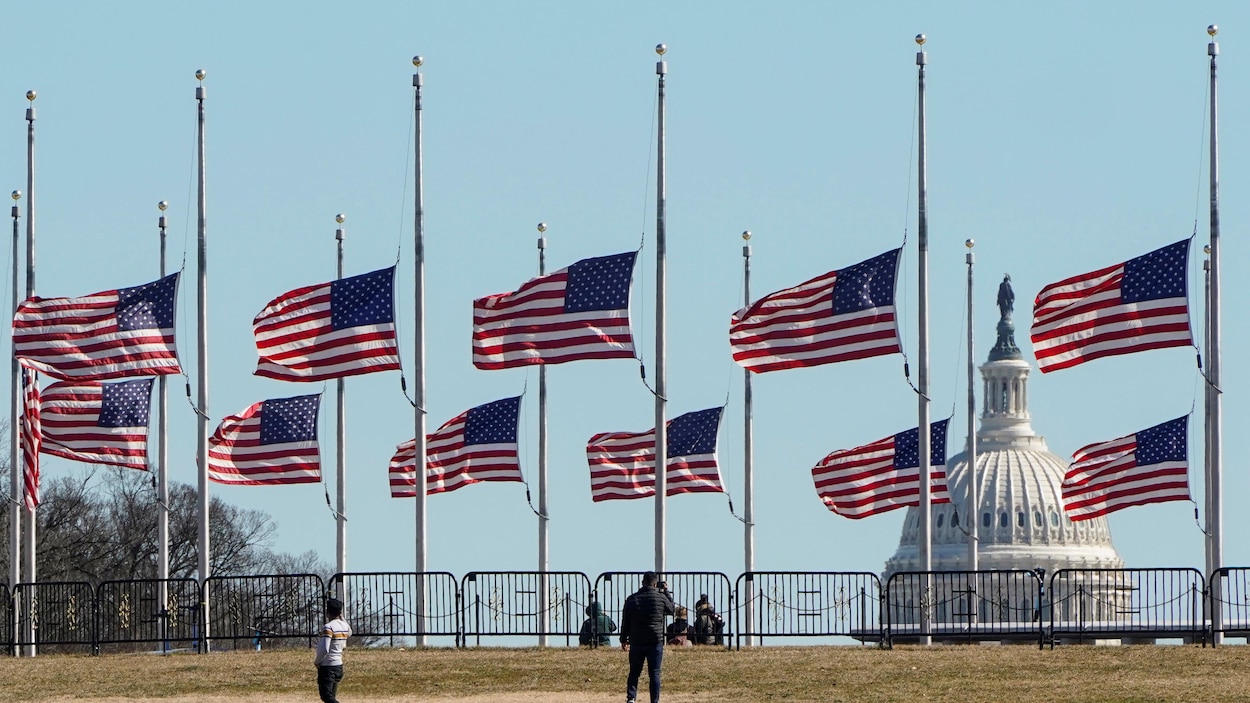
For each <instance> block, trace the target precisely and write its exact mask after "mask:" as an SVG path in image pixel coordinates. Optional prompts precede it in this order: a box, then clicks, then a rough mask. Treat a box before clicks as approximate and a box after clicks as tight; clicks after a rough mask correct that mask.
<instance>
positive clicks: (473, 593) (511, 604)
mask: <svg viewBox="0 0 1250 703" xmlns="http://www.w3.org/2000/svg"><path fill="white" fill-rule="evenodd" d="M460 596H461V608H462V614H461V616H460V622H461V623H462V625H463V635H462V639H461V644H462V645H465V646H467V645H468V640H469V638H470V637H472V638H474V644H475V645H479V646H480V645H481V644H482V638H483V637H498V636H506V635H513V636H533V637H550V636H554V637H564V640H565V645H566V646H575V645H576V643H577V640H576V639H575V638H576V637H577V634H578V630H579V629H580V627H581V621H582V618H581V615H582V613H583V612H584V611H585V609H586V607H587V606H588V605H589V604H590V602H591V594H590V578H589V577H588V576H586V574H583V573H581V572H580V571H472V572H469V573H468V574H465V576H464V578H463V579H461V580H460Z"/></svg>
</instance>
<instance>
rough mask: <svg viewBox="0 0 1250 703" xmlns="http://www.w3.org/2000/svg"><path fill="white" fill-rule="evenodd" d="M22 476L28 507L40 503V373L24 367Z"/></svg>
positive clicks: (31, 508) (34, 506)
mask: <svg viewBox="0 0 1250 703" xmlns="http://www.w3.org/2000/svg"><path fill="white" fill-rule="evenodd" d="M20 428H21V431H22V432H21V435H22V436H21V440H22V476H23V481H24V483H25V485H26V509H27V510H34V509H35V508H36V507H37V506H38V505H39V442H40V435H41V434H42V431H41V430H40V428H39V374H37V373H35V372H34V371H32V370H30V369H22V420H21V425H20Z"/></svg>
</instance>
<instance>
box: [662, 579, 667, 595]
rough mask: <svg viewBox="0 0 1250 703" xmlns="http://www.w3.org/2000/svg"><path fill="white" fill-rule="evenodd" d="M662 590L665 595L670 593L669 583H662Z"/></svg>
mask: <svg viewBox="0 0 1250 703" xmlns="http://www.w3.org/2000/svg"><path fill="white" fill-rule="evenodd" d="M660 590H661V591H663V592H664V593H668V581H661V582H660Z"/></svg>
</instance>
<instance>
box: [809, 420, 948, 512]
mask: <svg viewBox="0 0 1250 703" xmlns="http://www.w3.org/2000/svg"><path fill="white" fill-rule="evenodd" d="M948 422H950V421H949V420H939V421H937V422H933V423H930V424H929V455H930V456H929V461H930V464H929V481H930V483H929V485H930V487H931V493H930V496H931V498H932V501H933V502H934V503H949V502H950V496H949V495H948V494H947V492H946V425H947V423H948ZM812 480H814V481H815V482H816V494H817V495H818V496H820V499H821V500H822V501H824V503H825V507H827V508H829V509H830V510H832V511H833V512H835V513H837V514H839V515H842V516H845V517H849V518H853V519H859V518H862V517H867V516H869V515H876V514H878V513H884V512H888V511H890V510H894V509H895V508H902V507H906V506H914V505H920V431H919V429H918V428H917V429H910V430H907V431H906V432H900V433H898V434H896V435H894V436H892V437H886V438H885V439H879V440H877V441H875V442H873V443H872V444H866V445H864V446H862V447H855V448H854V449H841V450H838V451H836V452H834V453H832V454H830V455H829V456H827V457H825V458H824V459H821V460H820V463H819V464H817V465H816V466H815V467H814V468H813V469H812Z"/></svg>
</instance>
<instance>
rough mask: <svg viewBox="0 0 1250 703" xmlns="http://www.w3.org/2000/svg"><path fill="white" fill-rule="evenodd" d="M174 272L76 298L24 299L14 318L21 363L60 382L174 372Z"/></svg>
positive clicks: (175, 355)
mask: <svg viewBox="0 0 1250 703" xmlns="http://www.w3.org/2000/svg"><path fill="white" fill-rule="evenodd" d="M177 299H178V274H176V273H175V274H173V275H171V276H166V277H165V278H162V279H160V280H159V281H154V282H152V283H148V284H145V285H142V286H135V287H134V288H120V289H118V290H106V291H103V292H100V293H93V294H92V295H88V296H83V297H81V298H39V297H34V298H28V299H27V300H25V301H23V302H22V304H21V305H19V306H18V308H17V313H16V314H15V315H14V316H13V349H14V353H15V354H16V355H17V358H18V359H20V360H21V362H22V365H23V366H25V367H27V368H31V369H36V370H38V371H42V372H43V373H46V374H48V375H49V376H51V377H53V378H59V379H62V380H66V381H107V380H109V379H114V378H125V377H128V376H161V375H164V374H171V373H181V372H182V370H181V368H179V366H178V350H177V349H176V348H175V347H174V311H175V310H176V308H177V305H176V302H177Z"/></svg>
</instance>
